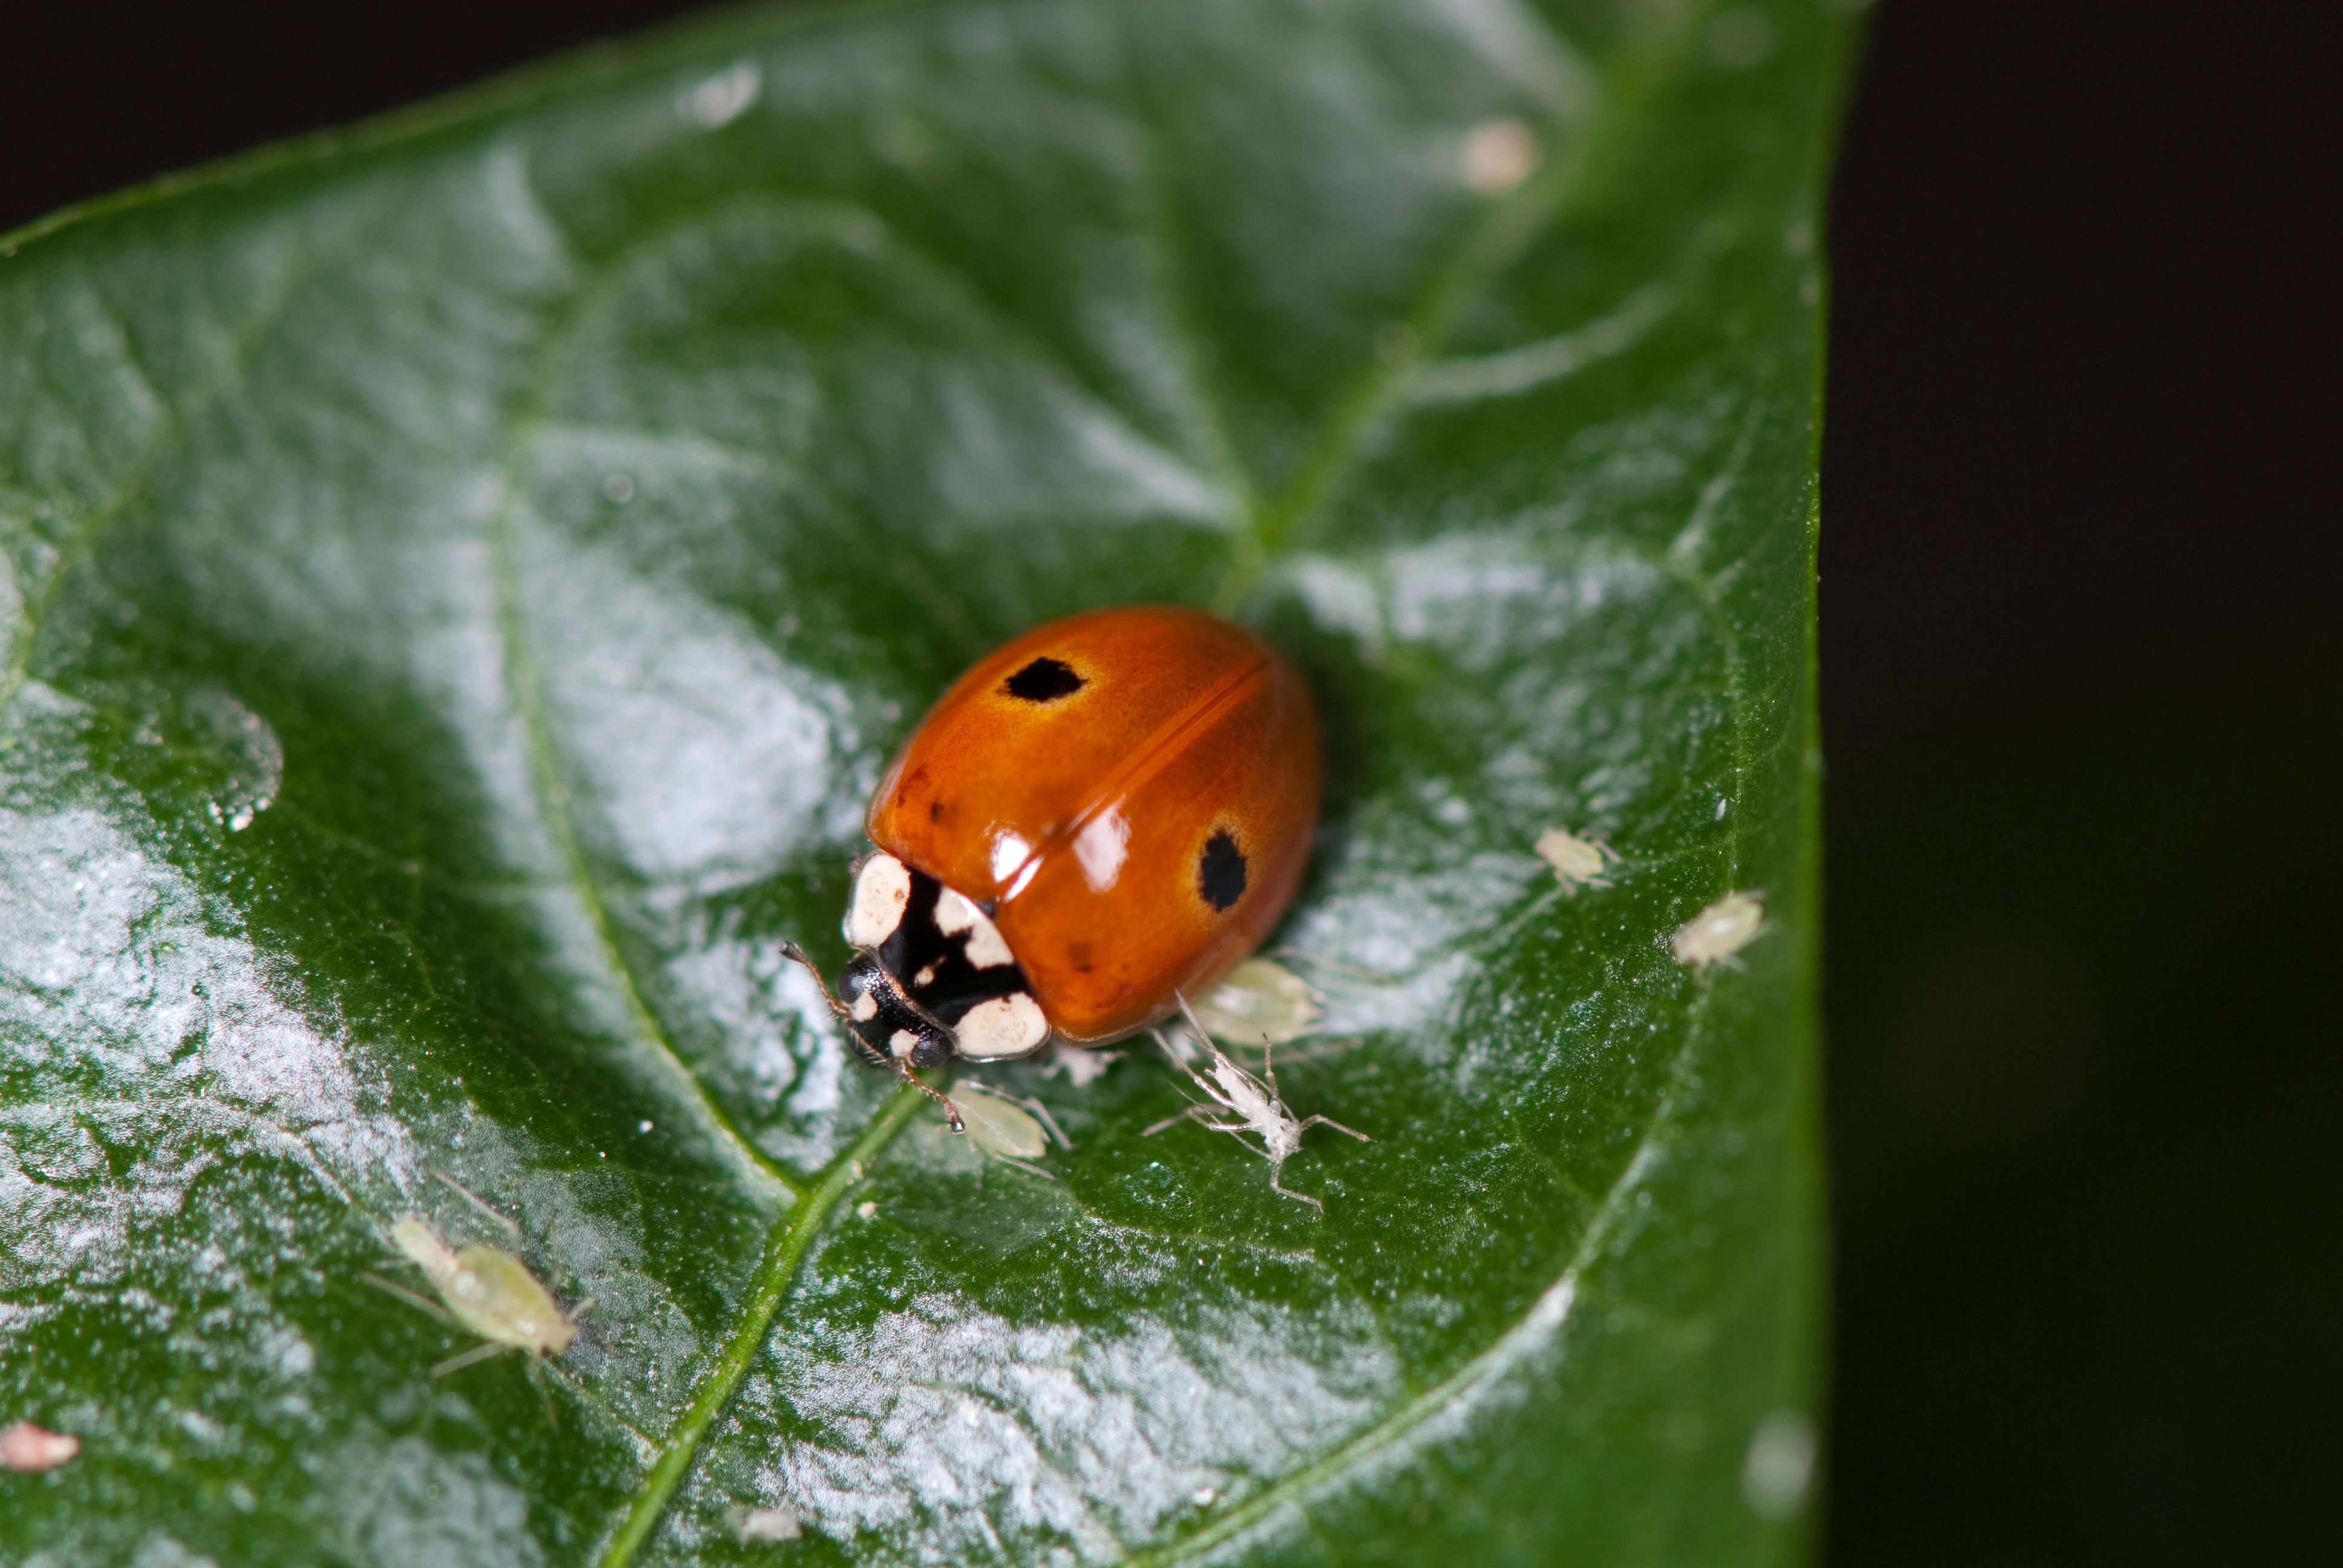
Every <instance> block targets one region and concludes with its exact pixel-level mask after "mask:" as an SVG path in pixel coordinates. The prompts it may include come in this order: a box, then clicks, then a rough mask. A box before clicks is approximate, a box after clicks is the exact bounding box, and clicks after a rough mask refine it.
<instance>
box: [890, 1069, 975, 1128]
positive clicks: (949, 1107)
mask: <svg viewBox="0 0 2343 1568" xmlns="http://www.w3.org/2000/svg"><path fill="white" fill-rule="evenodd" d="M903 1081H904V1082H906V1083H908V1084H910V1086H911V1087H912V1088H914V1089H916V1090H918V1091H920V1093H921V1094H924V1095H926V1096H927V1097H928V1098H929V1099H930V1100H932V1101H935V1102H936V1103H937V1104H938V1105H940V1106H942V1107H943V1108H944V1120H945V1121H949V1122H950V1123H951V1130H952V1131H954V1132H965V1131H968V1123H966V1122H965V1121H961V1120H960V1107H959V1106H957V1105H954V1104H953V1103H952V1102H951V1100H950V1096H948V1095H946V1094H945V1093H944V1091H942V1090H940V1089H938V1088H937V1087H935V1085H933V1084H931V1083H927V1082H923V1081H921V1080H920V1075H919V1074H918V1073H916V1072H913V1071H912V1070H911V1064H910V1062H908V1061H907V1062H905V1063H904V1064H903Z"/></svg>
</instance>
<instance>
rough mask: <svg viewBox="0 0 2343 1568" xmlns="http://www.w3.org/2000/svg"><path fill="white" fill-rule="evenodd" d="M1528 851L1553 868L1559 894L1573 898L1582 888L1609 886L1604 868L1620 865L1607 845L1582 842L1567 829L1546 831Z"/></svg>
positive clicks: (1596, 841) (1590, 839) (1589, 838)
mask: <svg viewBox="0 0 2343 1568" xmlns="http://www.w3.org/2000/svg"><path fill="white" fill-rule="evenodd" d="M1531 848H1532V849H1535V850H1536V852H1537V858H1538V859H1541V860H1544V862H1545V863H1546V864H1547V865H1549V866H1552V867H1553V868H1554V879H1555V880H1556V881H1558V882H1560V883H1561V884H1562V890H1563V891H1564V892H1565V893H1569V894H1572V895H1573V896H1575V895H1576V894H1577V892H1578V890H1579V889H1581V888H1608V887H1610V886H1612V883H1611V882H1610V880H1609V879H1607V878H1605V877H1604V875H1603V872H1604V868H1605V867H1606V866H1614V865H1617V864H1618V863H1619V853H1618V851H1617V850H1615V849H1612V848H1611V846H1610V845H1608V844H1606V843H1604V841H1603V840H1602V839H1598V838H1595V837H1594V836H1592V835H1589V836H1587V837H1586V838H1584V839H1582V838H1580V837H1579V836H1578V835H1577V834H1575V833H1574V832H1572V831H1571V830H1570V829H1567V828H1548V829H1546V830H1545V831H1544V832H1543V833H1540V834H1539V835H1538V837H1537V842H1536V843H1535V844H1534V845H1532V846H1531Z"/></svg>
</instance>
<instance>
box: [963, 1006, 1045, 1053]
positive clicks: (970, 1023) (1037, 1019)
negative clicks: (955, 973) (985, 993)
mask: <svg viewBox="0 0 2343 1568" xmlns="http://www.w3.org/2000/svg"><path fill="white" fill-rule="evenodd" d="M952 1032H953V1033H954V1034H955V1035H957V1036H959V1038H960V1054H961V1055H962V1056H965V1057H969V1058H971V1059H973V1060H978V1061H997V1060H1002V1059H1004V1058H1007V1057H1012V1056H1023V1055H1026V1054H1027V1053H1029V1052H1031V1051H1033V1050H1038V1049H1040V1047H1041V1042H1042V1041H1043V1040H1047V1039H1049V1038H1050V1020H1048V1019H1047V1018H1045V1017H1043V1016H1042V1013H1041V1003H1039V1002H1037V1001H1035V1000H1033V999H1032V998H1031V997H1030V996H1027V995H1026V994H1025V993H1024V992H1023V991H1011V992H1010V994H1009V995H1007V996H997V997H993V998H991V999H990V1000H987V1001H980V1002H978V1003H977V1004H976V1005H975V1006H974V1007H972V1008H970V1009H969V1010H968V1011H967V1012H966V1013H964V1014H962V1015H961V1017H960V1022H959V1023H958V1024H956V1025H954V1026H953V1030H952Z"/></svg>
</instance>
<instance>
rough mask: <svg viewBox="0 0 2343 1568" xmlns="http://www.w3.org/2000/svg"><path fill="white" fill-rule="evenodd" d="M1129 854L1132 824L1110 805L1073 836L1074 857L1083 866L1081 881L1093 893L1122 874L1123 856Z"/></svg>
mask: <svg viewBox="0 0 2343 1568" xmlns="http://www.w3.org/2000/svg"><path fill="white" fill-rule="evenodd" d="M1130 853H1131V824H1130V822H1128V821H1127V820H1125V819H1124V818H1123V815H1122V813H1121V811H1120V810H1118V809H1115V808H1114V807H1112V806H1110V807H1108V808H1107V809H1105V810H1103V811H1101V812H1100V813H1099V814H1098V815H1097V816H1095V817H1093V818H1091V819H1090V820H1089V821H1087V822H1085V823H1083V824H1082V830H1081V832H1079V833H1077V834H1075V835H1074V859H1077V860H1080V861H1081V865H1082V880H1083V881H1085V882H1088V883H1089V884H1090V885H1091V892H1093V893H1103V892H1105V891H1106V890H1108V889H1109V888H1111V887H1113V886H1114V884H1115V879H1116V878H1118V877H1120V876H1121V875H1122V862H1123V858H1124V857H1125V856H1127V855H1129V854H1130Z"/></svg>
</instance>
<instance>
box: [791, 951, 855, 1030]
mask: <svg viewBox="0 0 2343 1568" xmlns="http://www.w3.org/2000/svg"><path fill="white" fill-rule="evenodd" d="M781 957H783V958H785V959H787V960H789V962H791V963H793V964H802V965H803V966H804V967H805V972H806V973H808V974H809V975H811V976H813V983H814V989H815V990H819V991H820V992H821V1000H824V1001H826V1002H828V1003H829V1004H830V1011H831V1012H833V1013H835V1014H836V1015H837V1016H838V1017H840V1018H847V1017H850V1014H849V1013H848V1012H847V1010H846V1009H845V1008H844V1007H843V1006H841V1005H840V1003H839V1000H838V999H837V998H836V997H834V996H832V995H830V982H829V981H828V980H824V979H822V978H821V966H820V965H819V964H817V963H815V962H814V961H813V960H811V959H809V958H808V957H806V951H805V949H803V948H801V947H799V946H798V945H797V943H795V942H783V943H782V944H781Z"/></svg>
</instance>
